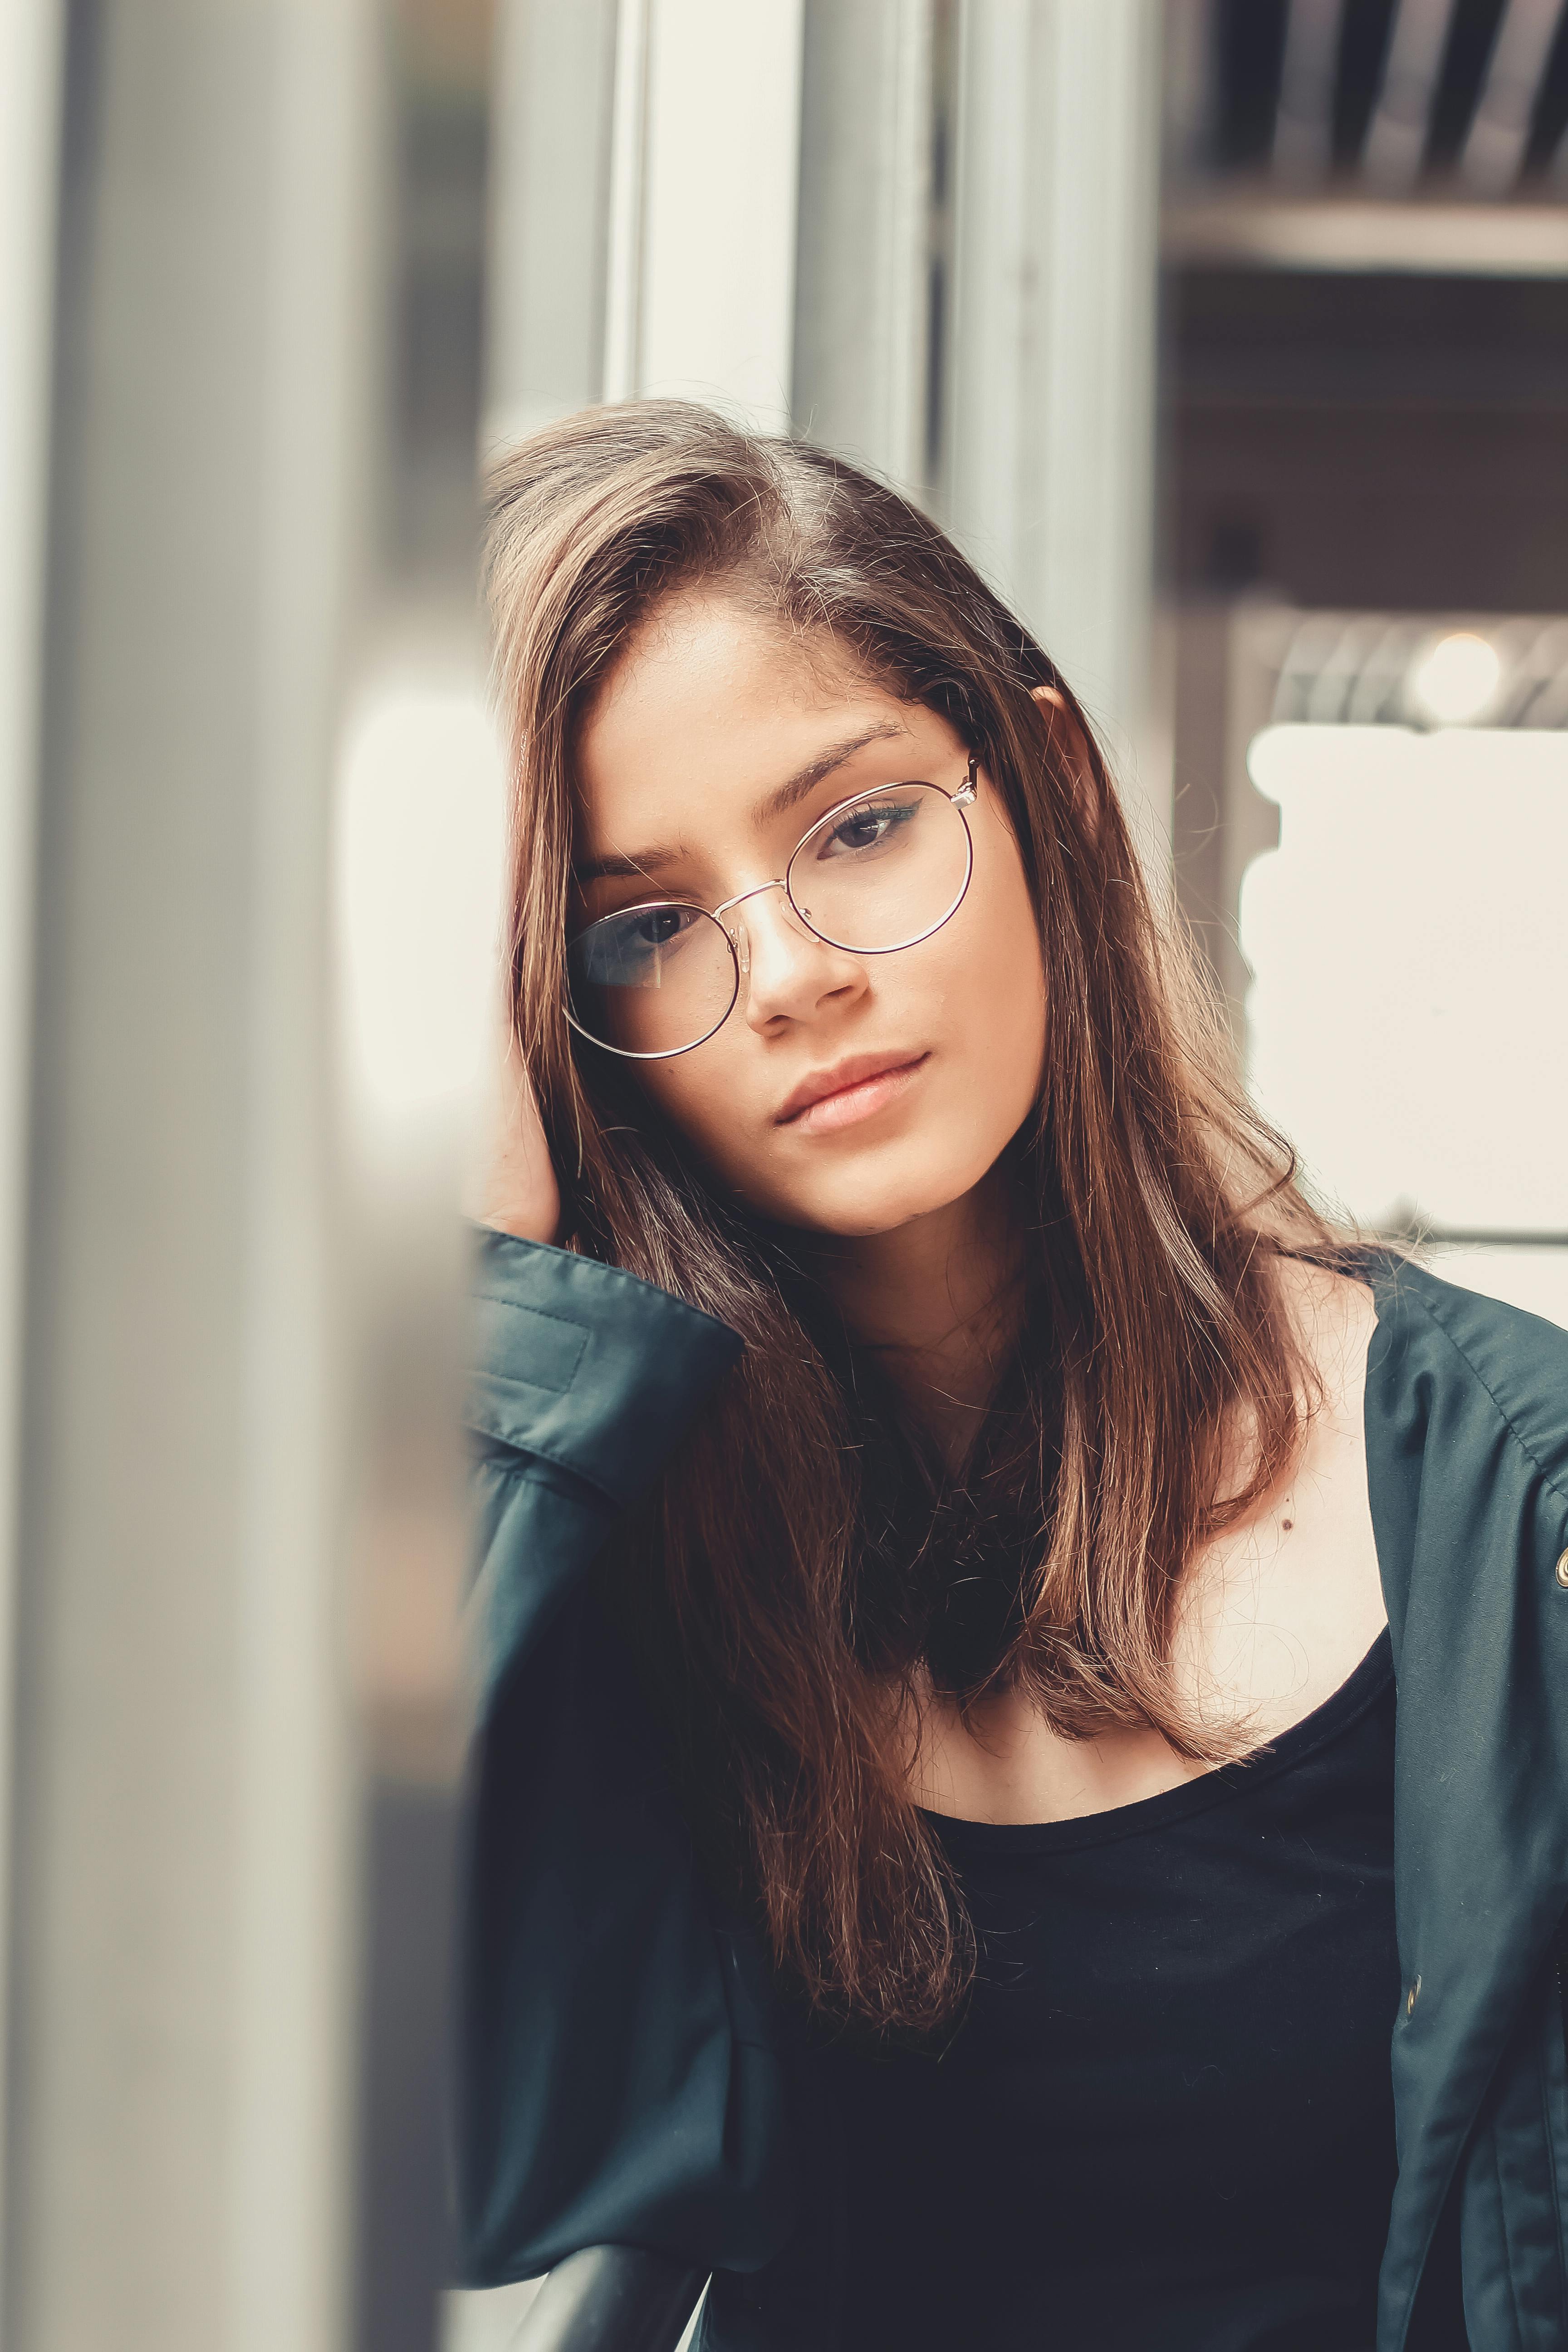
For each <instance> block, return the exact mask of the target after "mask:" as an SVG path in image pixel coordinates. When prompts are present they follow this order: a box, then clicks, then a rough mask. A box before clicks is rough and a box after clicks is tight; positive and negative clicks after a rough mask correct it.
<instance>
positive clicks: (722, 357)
mask: <svg viewBox="0 0 1568 2352" xmlns="http://www.w3.org/2000/svg"><path fill="white" fill-rule="evenodd" d="M801 16H802V0H745V5H743V6H738V5H735V0H621V8H620V26H619V33H618V39H617V53H616V94H615V111H614V132H613V141H614V145H613V156H612V163H611V182H610V220H609V252H608V285H607V292H606V315H605V378H604V384H605V397H606V398H608V399H624V398H626V397H628V396H630V395H632V394H639V393H640V394H673V395H677V396H680V397H684V398H688V399H696V400H710V401H713V402H715V403H716V404H719V405H721V406H722V407H725V408H727V409H729V410H731V412H732V413H734V414H736V415H739V416H742V417H743V418H745V419H746V420H748V421H749V422H751V423H753V424H755V425H761V426H763V427H764V428H768V429H773V430H779V429H782V428H783V427H784V425H785V424H786V423H787V421H788V417H789V404H790V383H791V376H792V364H793V363H792V353H793V345H794V315H795V200H796V190H797V184H798V177H799V142H800V68H801Z"/></svg>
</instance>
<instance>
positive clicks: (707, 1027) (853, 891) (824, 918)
mask: <svg viewBox="0 0 1568 2352" xmlns="http://www.w3.org/2000/svg"><path fill="white" fill-rule="evenodd" d="M977 765H978V761H977V758H974V757H972V758H971V760H970V762H969V772H968V773H967V775H966V776H965V777H964V780H963V783H962V784H961V785H960V786H959V788H958V790H957V792H955V793H948V792H944V791H943V790H942V786H941V785H940V784H927V783H904V784H883V785H881V786H879V789H878V790H877V791H875V792H870V793H857V795H856V797H855V798H854V799H853V800H851V801H841V802H840V803H839V804H838V806H837V808H832V809H829V810H828V812H827V814H826V816H825V817H823V818H822V819H821V820H820V821H819V822H818V823H817V824H814V825H813V826H812V828H811V831H810V832H809V833H808V834H805V835H804V836H803V837H802V839H801V840H800V841H799V842H797V843H796V845H795V849H794V850H793V851H792V852H791V855H790V860H789V863H788V865H787V866H785V868H784V875H783V877H782V879H780V880H778V881H776V882H759V883H757V884H756V885H755V886H754V887H753V888H752V889H750V890H742V891H740V892H738V893H737V895H736V896H735V897H734V898H726V899H725V900H724V902H723V904H722V906H719V907H714V908H706V907H691V906H688V905H686V904H684V903H683V902H682V901H681V900H679V899H674V898H655V899H649V900H647V901H646V902H645V903H644V904H642V905H641V906H637V907H625V908H621V909H620V911H619V912H618V913H616V914H614V915H605V916H602V917H601V918H600V919H599V920H598V922H596V923H590V924H589V926H588V928H587V929H586V930H585V931H580V932H579V933H578V934H577V937H576V938H575V939H574V940H572V942H571V943H570V945H569V946H568V948H567V950H566V977H567V1005H566V1017H567V1019H568V1020H569V1021H570V1022H571V1024H572V1025H573V1027H574V1029H576V1030H578V1031H579V1032H580V1033H581V1034H583V1035H584V1037H590V1038H592V1040H593V1042H594V1043H595V1045H602V1046H603V1047H604V1048H605V1051H606V1053H611V1054H622V1055H626V1058H627V1059H628V1060H629V1061H636V1062H660V1061H667V1060H668V1059H669V1058H670V1056H671V1055H676V1054H689V1053H690V1052H691V1050H692V1048H693V1047H694V1046H696V1045H706V1044H707V1042H708V1040H709V1038H710V1037H711V1036H712V1035H713V1034H714V1033H715V1031H716V1030H718V1029H720V1028H721V1027H722V1026H723V1024H724V1023H725V1022H726V1021H727V1020H728V1019H729V1017H730V1014H731V1012H732V1011H733V1010H734V1006H735V1003H736V1000H737V998H738V997H739V996H740V993H741V982H742V979H743V978H745V976H746V975H747V973H748V971H749V970H750V961H751V959H750V950H749V948H748V945H747V940H746V933H745V927H744V925H742V927H741V936H740V942H739V946H737V943H736V940H735V939H734V937H733V936H732V934H731V930H730V929H729V927H728V925H727V924H726V923H725V922H724V921H723V920H722V918H723V917H724V916H725V915H727V914H728V913H729V912H730V909H731V908H732V907H739V906H742V905H743V904H744V902H745V901H746V900H747V899H748V898H759V897H760V896H761V895H762V893H763V891H764V890H782V891H783V892H784V896H785V897H786V898H788V900H789V903H790V905H791V907H792V908H794V910H795V915H796V916H797V918H798V919H799V920H800V922H801V923H802V924H803V925H804V926H805V929H806V930H807V931H808V932H809V933H810V934H811V936H812V937H813V938H814V939H816V940H821V941H822V943H823V945H824V946H825V947H831V948H842V949H843V950H846V952H847V953H848V954H850V955H892V954H893V953H895V952H896V950H898V949H900V948H912V947H918V946H919V944H920V942H921V940H929V939H930V938H931V933H932V932H933V931H940V930H941V929H942V925H943V923H945V922H946V921H947V920H948V919H949V917H950V916H952V915H954V914H956V913H957V911H958V908H959V907H960V906H961V905H962V904H963V894H964V892H965V891H966V890H967V889H968V887H969V877H970V875H971V874H972V873H973V869H974V843H973V838H972V837H971V835H970V831H969V820H968V818H967V817H966V816H965V814H964V811H965V810H966V809H968V808H971V807H973V803H974V779H975V772H976V768H977Z"/></svg>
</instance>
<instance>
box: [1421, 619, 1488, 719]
mask: <svg viewBox="0 0 1568 2352" xmlns="http://www.w3.org/2000/svg"><path fill="white" fill-rule="evenodd" d="M1501 676H1502V664H1501V662H1500V660H1499V659H1498V656H1497V648H1496V646H1491V645H1489V644H1488V642H1487V640H1486V638H1485V637H1478V636H1477V635H1475V634H1474V633H1473V632H1472V631H1471V630H1468V629H1457V630H1456V631H1455V632H1454V634H1453V635H1452V636H1447V637H1439V639H1438V640H1437V643H1436V645H1435V646H1433V648H1432V650H1431V652H1430V653H1429V654H1428V655H1427V656H1426V660H1425V661H1424V662H1423V663H1422V664H1421V667H1420V668H1419V669H1418V670H1417V671H1416V672H1415V677H1413V678H1412V679H1411V681H1410V683H1411V686H1412V688H1414V690H1415V698H1416V700H1417V701H1418V702H1419V703H1420V704H1421V706H1422V708H1423V709H1425V710H1426V712H1428V713H1429V715H1430V716H1431V717H1432V718H1434V719H1437V720H1438V721H1439V722H1440V723H1441V724H1442V725H1443V726H1445V727H1463V726H1465V725H1466V724H1467V723H1468V720H1470V719H1479V716H1480V714H1481V712H1482V711H1483V710H1484V709H1486V707H1487V705H1488V703H1489V701H1490V700H1491V698H1492V697H1493V695H1494V694H1495V693H1496V692H1497V689H1498V680H1499V679H1500V677H1501Z"/></svg>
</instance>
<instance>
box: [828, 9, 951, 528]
mask: <svg viewBox="0 0 1568 2352" xmlns="http://www.w3.org/2000/svg"><path fill="white" fill-rule="evenodd" d="M932 18H933V11H932V7H931V0H857V5H853V6H846V5H844V0H806V8H805V90H804V103H803V106H802V120H801V156H800V246H799V271H798V278H797V284H796V291H795V419H794V421H795V431H796V432H797V433H799V434H801V435H803V436H804V437H805V439H806V440H808V441H816V442H820V443H824V444H826V446H828V447H830V448H833V449H837V450H841V451H842V452H843V453H844V455H845V456H846V457H851V458H855V459H858V461H859V462H860V463H861V464H863V465H869V466H872V467H876V468H877V469H878V470H879V472H881V473H884V474H886V475H888V476H889V478H891V479H892V480H894V481H895V482H897V483H898V484H899V485H900V488H904V489H906V490H912V491H915V492H916V493H917V494H918V493H921V492H922V491H923V490H924V489H925V488H927V487H928V477H929V474H930V470H931V459H932V457H933V455H934V452H933V450H932V446H931V425H932V422H933V420H932V418H931V410H930V402H929V393H930V371H931V266H932V260H933V254H932V203H933V194H934V190H933V163H934V160H935V159H934V155H933V148H934V143H935V136H936V122H935V92H934V88H933V65H934V57H935V26H934V24H933V21H932Z"/></svg>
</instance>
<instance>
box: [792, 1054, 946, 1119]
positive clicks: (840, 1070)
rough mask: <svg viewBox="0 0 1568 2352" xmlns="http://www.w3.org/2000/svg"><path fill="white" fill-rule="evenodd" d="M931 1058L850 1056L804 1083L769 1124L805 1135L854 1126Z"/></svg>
mask: <svg viewBox="0 0 1568 2352" xmlns="http://www.w3.org/2000/svg"><path fill="white" fill-rule="evenodd" d="M930 1059H931V1055H929V1054H903V1055H897V1054H852V1055H850V1056H849V1057H848V1059H847V1060H846V1061H843V1062H839V1063H838V1064H837V1065H836V1066H835V1067H834V1068H832V1069H830V1070H816V1071H813V1073H812V1075H811V1076H810V1077H808V1078H803V1079H802V1080H801V1082H800V1084H799V1086H798V1087H796V1088H795V1092H794V1094H792V1095H791V1096H790V1097H788V1099H787V1100H786V1102H785V1103H784V1108H783V1109H782V1110H780V1111H778V1112H776V1113H775V1115H774V1118H773V1124H774V1126H775V1127H794V1128H797V1129H799V1130H800V1131H801V1133H803V1134H805V1135H826V1134H831V1133H832V1132H834V1131H835V1130H836V1129H838V1128H841V1127H853V1126H854V1125H855V1124H856V1123H857V1121H858V1120H859V1119H863V1118H871V1117H872V1115H873V1114H874V1113H875V1112H877V1111H879V1110H881V1109H882V1108H884V1106H885V1105H886V1104H888V1103H889V1102H891V1101H892V1100H893V1099H894V1097H896V1096H898V1095H900V1094H901V1093H902V1092H903V1090H904V1088H905V1087H907V1086H909V1085H910V1083H911V1082H912V1081H913V1079H914V1077H915V1075H916V1073H917V1072H918V1071H920V1070H921V1069H923V1068H924V1067H925V1065H926V1064H927V1062H929V1061H930Z"/></svg>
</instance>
